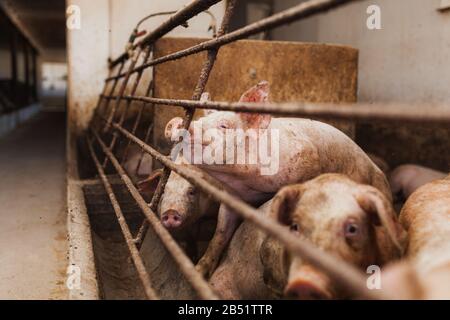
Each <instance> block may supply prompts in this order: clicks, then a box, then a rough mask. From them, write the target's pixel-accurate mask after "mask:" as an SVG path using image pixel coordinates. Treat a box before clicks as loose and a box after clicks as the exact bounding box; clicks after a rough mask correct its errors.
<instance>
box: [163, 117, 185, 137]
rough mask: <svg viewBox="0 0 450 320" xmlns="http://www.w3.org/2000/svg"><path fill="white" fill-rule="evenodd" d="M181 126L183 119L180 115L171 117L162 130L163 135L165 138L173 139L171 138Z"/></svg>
mask: <svg viewBox="0 0 450 320" xmlns="http://www.w3.org/2000/svg"><path fill="white" fill-rule="evenodd" d="M182 128H183V119H181V118H180V117H176V118H173V119H172V120H170V121H169V122H168V123H167V125H166V129H165V131H164V136H165V137H166V139H167V140H169V141H174V140H173V139H175V136H176V134H177V132H178V130H180V129H182Z"/></svg>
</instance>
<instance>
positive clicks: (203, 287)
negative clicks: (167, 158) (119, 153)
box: [91, 119, 217, 299]
mask: <svg viewBox="0 0 450 320" xmlns="http://www.w3.org/2000/svg"><path fill="white" fill-rule="evenodd" d="M104 120H105V119H104ZM112 125H117V124H116V123H112ZM91 132H92V133H93V135H94V137H95V138H96V140H97V142H98V143H99V145H100V147H101V149H102V150H103V152H104V153H105V155H106V156H107V157H108V158H109V160H110V161H111V163H112V165H113V166H114V168H115V169H116V171H117V173H118V174H119V175H120V178H121V179H122V181H123V182H124V184H125V186H126V187H127V189H128V191H129V192H130V194H131V196H132V197H133V198H134V200H135V201H136V203H137V204H138V206H139V207H140V208H141V210H142V212H143V214H144V215H145V217H146V218H147V219H148V221H149V222H150V224H151V225H152V227H153V230H154V231H155V233H156V234H157V235H158V236H159V238H160V239H161V242H162V243H163V244H164V246H165V247H166V248H167V250H168V251H169V252H170V254H171V255H172V257H173V259H174V261H175V262H176V263H177V264H178V266H179V267H180V270H181V272H182V273H183V274H184V276H185V277H186V280H187V281H189V283H190V284H191V285H192V287H193V288H194V289H195V290H196V292H197V293H198V294H199V296H200V297H201V298H202V299H217V296H216V295H215V294H214V292H213V291H212V289H211V288H210V287H209V285H208V283H207V282H206V281H205V280H204V279H203V278H202V276H201V275H200V274H199V273H198V272H197V271H196V270H195V267H194V265H193V264H192V261H191V260H190V259H189V258H188V257H187V256H186V255H185V254H184V252H183V250H181V248H180V247H179V246H178V244H177V243H176V242H175V240H174V239H173V238H172V236H171V235H170V233H169V232H168V231H167V229H166V228H164V226H163V225H162V224H161V222H160V221H159V220H158V218H157V217H156V214H155V213H154V211H153V210H151V209H150V207H149V206H148V205H147V203H146V202H145V200H144V198H142V196H141V195H140V193H139V191H138V190H137V189H136V187H135V186H134V184H133V182H132V181H131V179H130V178H129V177H128V175H127V174H126V172H125V170H124V169H123V168H122V166H121V165H120V163H119V161H118V160H117V159H116V157H115V156H114V155H113V154H112V152H111V151H110V150H108V147H107V146H106V145H105V143H104V142H103V140H102V139H101V137H100V136H99V134H98V133H97V131H95V130H94V129H91ZM127 132H128V131H127ZM128 133H129V132H128ZM129 134H130V133H129ZM140 141H141V140H140Z"/></svg>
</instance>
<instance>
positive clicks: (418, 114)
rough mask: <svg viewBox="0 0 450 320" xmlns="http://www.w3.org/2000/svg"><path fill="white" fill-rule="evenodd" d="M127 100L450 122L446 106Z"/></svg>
mask: <svg viewBox="0 0 450 320" xmlns="http://www.w3.org/2000/svg"><path fill="white" fill-rule="evenodd" d="M123 99H130V100H136V101H146V102H148V103H152V104H155V105H167V106H179V107H184V108H191V109H194V108H197V109H215V110H221V111H234V112H255V113H271V114H275V115H278V116H287V117H310V118H334V119H342V120H354V121H374V120H375V121H399V122H410V123H416V122H420V123H433V124H440V123H442V124H446V123H450V107H449V106H446V105H430V106H424V105H421V104H399V103H391V104H366V103H353V104H344V103H342V104H341V103H340V104H334V103H308V102H289V103H243V102H231V103H229V102H216V101H209V102H200V101H193V100H178V99H161V98H147V97H139V96H124V97H123Z"/></svg>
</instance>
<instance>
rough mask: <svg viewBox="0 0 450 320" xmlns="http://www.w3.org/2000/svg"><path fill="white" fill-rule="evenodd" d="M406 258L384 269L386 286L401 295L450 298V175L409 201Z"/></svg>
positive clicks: (405, 220)
mask: <svg viewBox="0 0 450 320" xmlns="http://www.w3.org/2000/svg"><path fill="white" fill-rule="evenodd" d="M399 220H400V223H401V224H402V225H403V226H404V228H405V229H406V230H407V232H408V238H407V251H406V258H405V259H404V261H402V262H400V263H397V264H393V265H392V266H390V267H387V268H386V269H385V270H383V272H382V289H383V290H386V292H387V293H389V294H391V295H392V296H393V297H395V298H397V299H431V300H442V299H445V300H448V299H450V285H449V284H450V176H448V177H447V178H446V179H440V180H436V181H433V182H431V183H428V184H426V185H424V186H422V187H420V188H419V189H417V191H415V192H414V193H413V194H412V195H411V196H410V197H409V198H408V200H407V201H406V203H405V205H404V207H403V209H402V211H401V213H400V218H399Z"/></svg>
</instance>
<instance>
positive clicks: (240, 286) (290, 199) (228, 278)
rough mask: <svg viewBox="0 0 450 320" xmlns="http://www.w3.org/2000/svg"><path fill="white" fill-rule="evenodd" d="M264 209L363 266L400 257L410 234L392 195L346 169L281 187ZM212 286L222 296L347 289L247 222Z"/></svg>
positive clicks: (331, 293) (328, 294) (327, 295)
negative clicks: (352, 176)
mask: <svg viewBox="0 0 450 320" xmlns="http://www.w3.org/2000/svg"><path fill="white" fill-rule="evenodd" d="M259 211H260V212H261V215H264V216H266V217H268V218H269V219H273V220H274V223H281V224H282V225H284V226H286V232H289V230H290V232H292V233H293V234H295V235H296V236H298V237H299V238H302V239H306V240H309V241H310V242H311V243H312V244H314V245H315V246H317V247H318V248H319V249H321V250H323V251H325V252H329V253H330V254H333V255H335V256H337V257H339V258H341V259H344V260H345V261H347V262H349V263H351V264H353V265H355V266H356V267H358V268H360V269H361V270H363V271H365V270H366V269H367V267H368V266H370V265H374V264H375V265H384V264H385V263H387V262H389V261H391V260H393V259H396V258H399V257H400V255H401V254H402V252H403V250H404V242H405V239H406V234H405V231H404V230H403V228H402V227H401V225H400V224H399V223H398V221H397V217H396V214H395V212H394V210H393V208H392V205H391V203H390V201H389V199H388V198H387V197H386V196H385V195H384V194H383V193H382V192H380V191H379V190H377V189H376V188H374V187H372V186H369V185H362V184H358V183H356V182H354V181H353V180H351V179H350V178H348V177H347V176H344V175H341V174H324V175H321V176H319V177H317V178H315V179H313V180H310V181H308V182H306V183H303V184H297V185H290V186H286V187H284V188H282V189H281V190H280V191H279V192H278V193H277V194H276V196H275V197H274V198H273V199H272V200H270V201H268V202H267V203H265V204H264V205H263V206H261V207H260V208H259ZM210 284H211V286H212V288H213V289H214V290H215V291H216V292H217V293H218V294H220V295H221V297H222V298H224V299H276V298H281V297H287V298H296V299H338V298H348V295H347V293H345V292H343V291H342V290H341V289H340V288H338V287H337V286H336V284H334V283H333V281H332V280H331V279H330V278H329V277H327V275H326V274H324V273H323V272H322V271H320V270H319V269H317V268H315V267H314V266H312V265H311V264H309V263H308V262H307V261H303V260H302V259H301V258H299V257H296V256H292V255H291V254H290V253H289V252H288V251H287V250H286V249H285V248H284V247H283V246H282V245H281V244H280V243H279V242H278V241H277V240H274V239H273V238H271V237H270V236H267V235H266V234H265V233H264V232H263V231H261V230H260V229H259V228H257V227H256V226H255V225H253V224H252V223H250V222H243V223H242V224H241V225H240V227H239V228H238V230H237V231H236V233H235V234H234V236H233V239H232V240H231V242H230V245H229V247H228V249H227V251H226V253H225V254H224V257H223V258H222V260H221V262H220V265H219V266H218V268H217V269H216V271H215V272H214V273H213V275H212V277H211V279H210Z"/></svg>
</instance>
